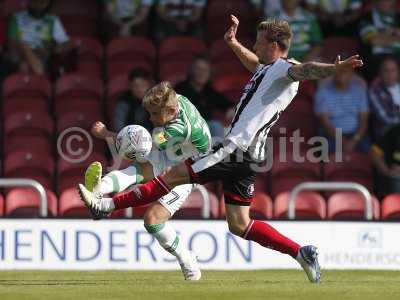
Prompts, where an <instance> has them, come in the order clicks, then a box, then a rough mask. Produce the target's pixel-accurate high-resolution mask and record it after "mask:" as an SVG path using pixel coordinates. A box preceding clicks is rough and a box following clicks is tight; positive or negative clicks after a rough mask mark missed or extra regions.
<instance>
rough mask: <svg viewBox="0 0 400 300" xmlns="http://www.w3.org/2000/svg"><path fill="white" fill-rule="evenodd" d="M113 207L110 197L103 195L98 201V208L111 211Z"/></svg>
mask: <svg viewBox="0 0 400 300" xmlns="http://www.w3.org/2000/svg"><path fill="white" fill-rule="evenodd" d="M114 209H115V205H114V201H113V199H112V198H109V197H103V199H101V202H100V210H101V211H105V212H109V213H110V212H112V211H113V210H114Z"/></svg>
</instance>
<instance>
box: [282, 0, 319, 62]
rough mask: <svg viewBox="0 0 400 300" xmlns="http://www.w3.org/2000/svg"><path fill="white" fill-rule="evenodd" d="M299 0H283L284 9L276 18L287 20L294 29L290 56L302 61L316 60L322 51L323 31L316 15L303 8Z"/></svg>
mask: <svg viewBox="0 0 400 300" xmlns="http://www.w3.org/2000/svg"><path fill="white" fill-rule="evenodd" d="M299 2H300V1H299V0H282V1H281V5H282V10H281V11H280V12H278V13H277V14H275V18H277V19H281V20H285V21H287V22H288V23H289V24H290V27H291V29H292V32H293V35H292V42H291V46H290V50H289V55H288V57H293V58H295V59H297V60H300V61H310V60H316V59H317V58H318V55H319V53H320V51H321V46H320V44H321V41H322V33H321V29H320V27H319V25H318V22H317V20H316V18H315V16H314V15H313V14H312V13H311V12H308V11H306V10H305V9H303V8H302V7H301V6H300V4H299Z"/></svg>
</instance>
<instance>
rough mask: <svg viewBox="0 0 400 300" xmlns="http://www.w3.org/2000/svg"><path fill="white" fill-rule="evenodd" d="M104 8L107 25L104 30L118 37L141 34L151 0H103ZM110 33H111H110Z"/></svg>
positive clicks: (151, 3)
mask: <svg viewBox="0 0 400 300" xmlns="http://www.w3.org/2000/svg"><path fill="white" fill-rule="evenodd" d="M103 1H104V3H105V6H106V17H107V23H106V28H105V30H106V31H107V32H108V33H109V36H108V37H109V38H111V37H112V36H110V35H111V34H112V33H115V32H118V33H119V36H130V35H132V34H139V33H143V32H142V31H143V28H142V25H144V24H145V23H146V19H147V17H148V16H149V13H150V9H151V6H152V5H153V0H103ZM111 32H112V33H111Z"/></svg>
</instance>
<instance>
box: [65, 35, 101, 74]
mask: <svg viewBox="0 0 400 300" xmlns="http://www.w3.org/2000/svg"><path fill="white" fill-rule="evenodd" d="M72 43H73V44H74V45H75V46H76V48H77V50H78V53H77V54H78V61H77V67H76V69H77V71H79V72H80V73H81V74H86V75H88V76H93V77H99V78H100V77H101V76H102V63H103V59H104V48H103V46H102V44H101V43H100V41H99V40H97V39H96V38H93V37H73V38H72Z"/></svg>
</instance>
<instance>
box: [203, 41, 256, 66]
mask: <svg viewBox="0 0 400 300" xmlns="http://www.w3.org/2000/svg"><path fill="white" fill-rule="evenodd" d="M240 43H241V44H242V45H243V46H245V47H246V48H249V49H252V48H253V43H254V41H252V40H251V39H250V38H244V39H241V40H240ZM210 56H211V60H212V61H213V63H214V64H216V63H218V62H222V61H225V62H235V61H239V59H238V57H237V56H236V54H235V53H234V52H233V51H232V49H231V48H229V47H228V45H227V44H226V42H225V40H224V38H221V37H220V38H219V39H217V40H215V41H213V42H212V43H211V46H210ZM239 62H240V61H239Z"/></svg>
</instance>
